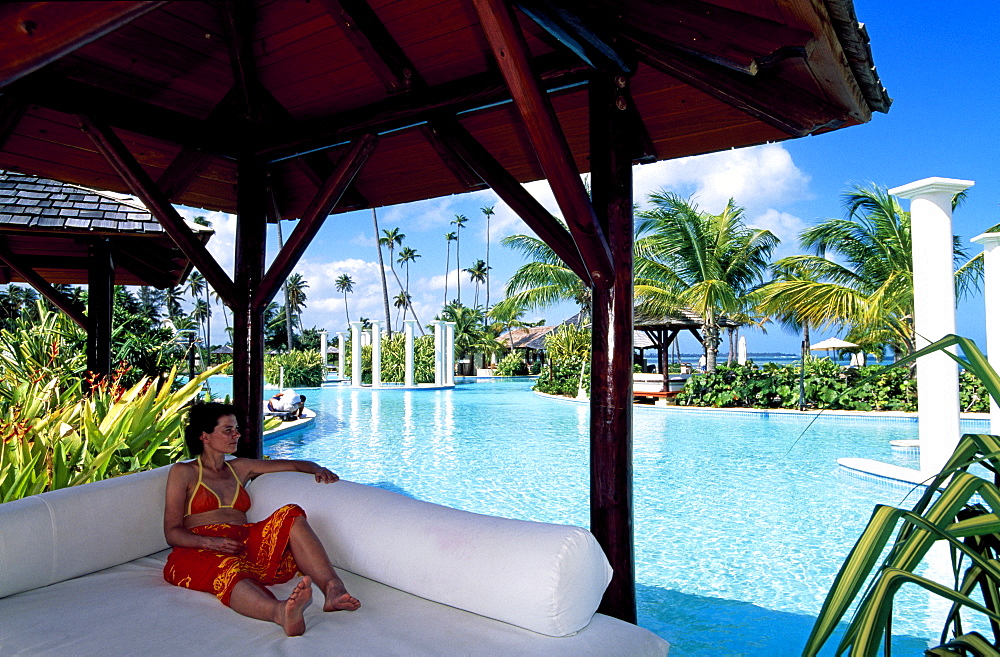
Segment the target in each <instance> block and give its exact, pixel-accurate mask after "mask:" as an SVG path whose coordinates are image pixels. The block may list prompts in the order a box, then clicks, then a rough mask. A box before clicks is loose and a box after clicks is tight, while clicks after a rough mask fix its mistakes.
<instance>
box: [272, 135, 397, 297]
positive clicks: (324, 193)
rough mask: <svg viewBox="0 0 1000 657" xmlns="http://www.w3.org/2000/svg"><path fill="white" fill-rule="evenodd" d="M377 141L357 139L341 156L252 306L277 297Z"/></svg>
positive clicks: (285, 246) (279, 255)
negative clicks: (279, 290)
mask: <svg viewBox="0 0 1000 657" xmlns="http://www.w3.org/2000/svg"><path fill="white" fill-rule="evenodd" d="M377 141H378V137H377V136H375V135H364V136H362V137H359V138H358V139H356V140H355V141H354V142H353V143H352V144H351V147H350V148H349V149H348V150H347V152H346V153H344V155H343V157H341V158H340V161H339V162H338V163H337V167H336V168H335V169H334V172H333V174H332V175H331V176H330V177H329V178H328V179H327V180H326V182H325V183H324V184H323V187H321V188H320V190H319V191H318V192H317V193H316V195H315V196H314V197H313V200H312V201H311V202H310V203H309V207H308V208H306V211H305V212H304V213H303V215H302V218H301V219H300V220H299V223H298V225H297V226H296V227H295V230H293V231H292V234H291V235H290V236H289V237H288V241H287V242H285V245H284V246H283V247H282V248H281V251H279V252H278V255H277V256H275V258H274V261H273V262H272V263H271V266H270V267H269V268H268V270H267V273H266V274H264V278H263V280H261V282H260V285H259V286H257V290H256V291H255V292H254V295H253V300H252V306H253V307H254V308H263V307H265V306H266V305H267V304H268V303H270V302H271V299H273V298H274V295H275V294H277V293H278V289H279V288H280V287H281V285H282V283H284V282H285V279H286V278H288V276H289V274H291V273H292V269H293V268H294V267H295V265H296V263H298V261H299V258H301V257H302V254H303V253H305V250H306V248H307V247H308V246H309V244H310V243H311V242H312V240H313V238H314V237H316V233H317V232H319V229H320V227H322V225H323V222H324V221H326V218H327V216H328V215H329V214H330V212H331V211H332V210H333V208H334V206H336V205H337V202H338V201H339V200H340V197H341V196H342V195H343V194H344V190H346V189H347V188H348V186H350V184H351V182H352V181H353V180H354V177H355V176H356V175H358V172H359V171H360V170H361V167H362V166H364V164H365V162H366V161H367V160H368V156H369V155H371V152H372V151H373V150H374V149H375V143H376V142H377Z"/></svg>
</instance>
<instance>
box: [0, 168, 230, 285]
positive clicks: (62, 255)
mask: <svg viewBox="0 0 1000 657" xmlns="http://www.w3.org/2000/svg"><path fill="white" fill-rule="evenodd" d="M188 225H189V226H190V228H191V229H192V230H193V231H194V232H195V234H196V235H197V236H198V238H199V239H200V240H201V241H202V242H207V241H208V239H209V238H210V237H211V235H212V234H214V231H213V230H212V229H211V228H208V227H205V226H199V225H197V224H194V223H188ZM97 241H103V242H107V243H108V245H109V246H110V247H111V250H112V257H113V258H114V261H115V281H116V283H118V284H122V285H152V286H154V287H160V288H163V287H170V286H171V285H177V284H178V283H179V282H180V281H181V280H183V279H184V277H186V276H187V274H188V272H189V271H190V269H191V265H190V262H189V261H188V260H187V258H185V257H184V256H183V254H182V253H181V252H180V250H179V249H177V247H176V246H175V245H174V243H173V240H171V239H170V237H169V236H167V234H166V233H165V231H164V230H163V227H162V226H161V225H160V224H159V222H157V221H156V219H155V218H154V217H153V216H152V215H151V214H150V213H149V211H148V210H147V209H146V208H145V207H144V206H143V205H142V204H141V203H140V202H139V201H137V200H136V199H135V198H133V197H131V196H127V195H125V194H118V193H115V192H108V191H102V190H96V189H90V188H87V187H80V186H78V185H71V184H67V183H62V182H58V181H55V180H49V179H46V178H39V177H38V176H32V175H26V174H21V173H14V172H5V171H0V283H10V282H24V278H23V277H22V276H20V275H19V274H18V273H17V272H16V271H15V270H16V269H19V268H20V267H22V266H26V267H30V268H31V269H33V270H35V271H36V272H37V273H39V274H40V275H41V276H42V277H43V278H44V279H45V280H46V281H47V282H49V283H50V284H53V285H55V284H76V285H79V284H85V283H87V275H88V271H89V264H88V258H89V252H90V249H91V247H92V246H93V245H94V243H95V242H97ZM14 261H18V262H17V263H15V262H14ZM14 264H17V266H12V265H14Z"/></svg>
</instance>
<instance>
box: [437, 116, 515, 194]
mask: <svg viewBox="0 0 1000 657" xmlns="http://www.w3.org/2000/svg"><path fill="white" fill-rule="evenodd" d="M436 125H437V123H436V122H433V123H428V124H426V125H422V126H420V132H421V134H423V135H424V138H425V139H426V140H427V143H428V144H430V146H431V148H433V149H434V152H435V153H437V156H438V159H439V160H441V162H442V163H444V165H445V166H446V167H448V170H449V171H451V173H452V175H453V176H455V180H457V181H458V182H459V183H461V185H462V187H464V188H465V189H466V190H467V191H470V192H471V191H473V190H476V189H482V188H483V187H486V186H488V183H486V182H484V180H485V178H483V177H482V176H480V175H479V174H477V173H476V171H475V168H474V167H471V166H469V164H468V163H466V161H465V160H464V159H463V158H462V157H460V156H458V155H457V154H456V152H455V149H454V148H451V147H450V146H449V145H448V144H445V143H444V141H443V140H442V138H441V137H440V136H439V135H438V134H436V133H435V131H434V126H436ZM514 182H515V183H516V182H517V181H516V180H515V181H514Z"/></svg>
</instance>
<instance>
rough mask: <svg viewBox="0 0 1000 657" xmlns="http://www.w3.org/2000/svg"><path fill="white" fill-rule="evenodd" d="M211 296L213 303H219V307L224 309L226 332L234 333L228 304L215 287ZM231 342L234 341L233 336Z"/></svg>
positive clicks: (223, 316)
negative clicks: (230, 322)
mask: <svg viewBox="0 0 1000 657" xmlns="http://www.w3.org/2000/svg"><path fill="white" fill-rule="evenodd" d="M209 297H210V298H211V299H212V302H213V303H217V304H219V308H221V309H222V319H223V320H225V322H226V334H227V335H230V334H231V333H232V327H231V326H230V325H229V309H228V308H227V307H226V304H225V303H223V302H222V297H220V296H219V293H218V292H216V291H215V290H214V289H213V290H211V291H210V292H209ZM229 342H230V343H231V342H232V338H230V339H229Z"/></svg>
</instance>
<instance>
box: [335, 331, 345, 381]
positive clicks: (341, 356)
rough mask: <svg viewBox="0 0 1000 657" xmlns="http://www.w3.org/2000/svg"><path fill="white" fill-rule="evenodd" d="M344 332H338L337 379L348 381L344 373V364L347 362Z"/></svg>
mask: <svg viewBox="0 0 1000 657" xmlns="http://www.w3.org/2000/svg"><path fill="white" fill-rule="evenodd" d="M345 342H346V341H345V340H344V332H343V331H337V377H338V378H341V379H346V378H347V375H346V373H345V372H344V364H345V362H346V361H347V353H346V349H345V348H344V343H345Z"/></svg>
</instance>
